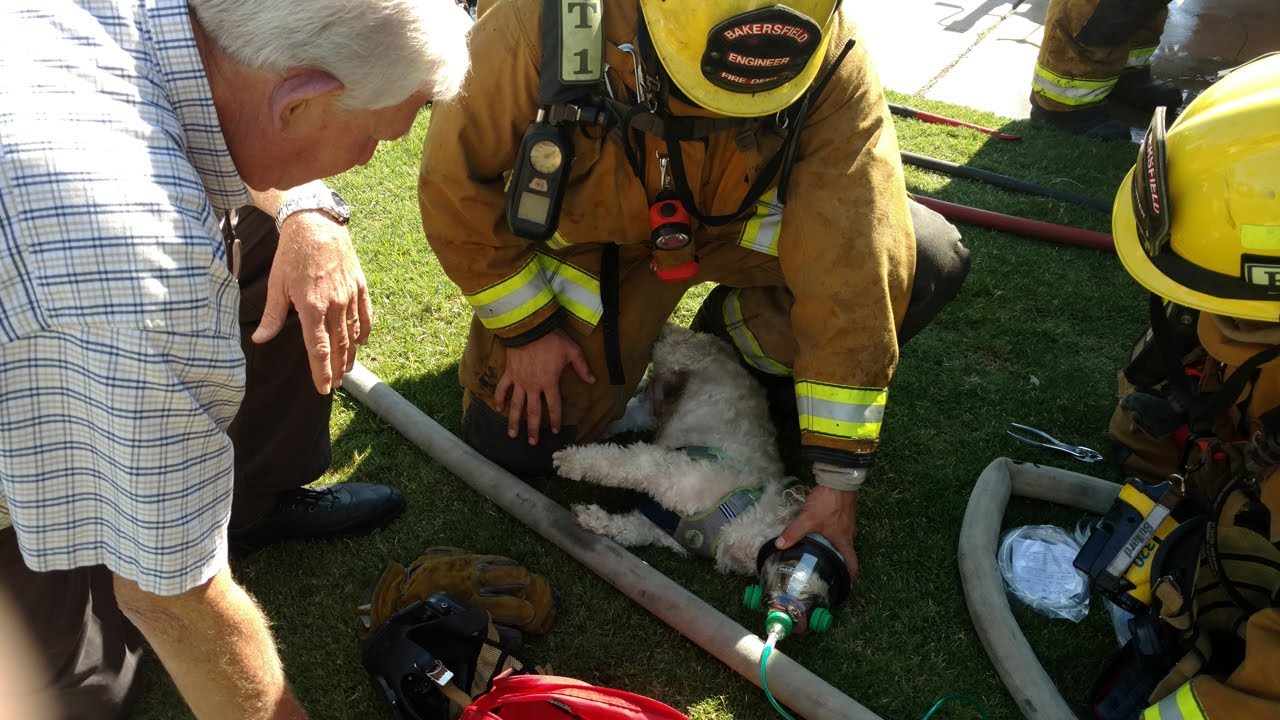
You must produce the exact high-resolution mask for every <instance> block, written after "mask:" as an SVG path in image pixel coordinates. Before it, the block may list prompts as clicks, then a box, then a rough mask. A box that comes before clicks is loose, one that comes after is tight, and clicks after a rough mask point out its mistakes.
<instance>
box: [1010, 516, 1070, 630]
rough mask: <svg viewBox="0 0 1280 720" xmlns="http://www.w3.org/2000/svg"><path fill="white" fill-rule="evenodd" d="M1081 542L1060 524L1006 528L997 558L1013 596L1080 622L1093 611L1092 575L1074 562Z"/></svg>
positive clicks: (1040, 610)
mask: <svg viewBox="0 0 1280 720" xmlns="http://www.w3.org/2000/svg"><path fill="white" fill-rule="evenodd" d="M1079 551H1080V541H1079V540H1078V539H1076V537H1075V536H1074V535H1073V534H1072V533H1071V532H1068V531H1067V530H1064V529H1063V528H1060V527H1058V526H1056V525H1023V526H1022V527H1016V528H1012V529H1010V530H1006V531H1005V533H1004V535H1002V536H1001V538H1000V546H999V548H998V549H997V550H996V560H997V563H998V564H999V566H1000V575H1001V577H1003V578H1004V587H1005V590H1006V591H1007V592H1008V593H1009V595H1010V596H1011V597H1012V598H1014V599H1015V600H1017V601H1018V602H1020V603H1021V604H1023V605H1025V606H1027V607H1029V608H1031V609H1032V610H1035V611H1036V612H1038V613H1040V614H1041V615H1047V616H1049V617H1052V618H1061V619H1063V620H1070V621H1071V622H1080V621H1081V620H1082V619H1084V616H1085V615H1087V614H1088V613H1089V578H1088V577H1087V576H1085V574H1084V573H1082V572H1080V571H1079V570H1077V569H1075V567H1074V566H1073V565H1072V564H1071V561H1072V560H1074V559H1075V556H1076V553H1078V552H1079Z"/></svg>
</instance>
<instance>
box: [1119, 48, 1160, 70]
mask: <svg viewBox="0 0 1280 720" xmlns="http://www.w3.org/2000/svg"><path fill="white" fill-rule="evenodd" d="M1155 54H1156V46H1155V45H1148V46H1147V47H1139V48H1133V49H1131V50H1130V51H1129V57H1128V58H1126V59H1125V61H1124V66H1125V69H1127V70H1134V69H1137V68H1144V67H1149V66H1150V65H1151V56H1152V55H1155Z"/></svg>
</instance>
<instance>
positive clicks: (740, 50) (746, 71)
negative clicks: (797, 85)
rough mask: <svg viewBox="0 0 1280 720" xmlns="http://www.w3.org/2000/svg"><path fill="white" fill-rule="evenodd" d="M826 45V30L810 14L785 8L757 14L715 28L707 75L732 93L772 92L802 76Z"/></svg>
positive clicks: (710, 39) (704, 56) (704, 61)
mask: <svg viewBox="0 0 1280 720" xmlns="http://www.w3.org/2000/svg"><path fill="white" fill-rule="evenodd" d="M821 42H822V28H821V27H820V26H819V25H818V24H817V23H816V22H814V21H813V19H812V18H810V17H808V16H807V15H803V14H801V13H798V12H796V11H795V10H792V9H791V8H789V7H785V6H782V5H775V6H773V7H768V8H761V9H758V10H752V11H751V12H745V13H742V14H741V15H735V16H733V17H731V18H729V19H728V20H725V21H724V22H722V23H720V24H719V25H716V26H715V27H714V28H712V29H711V32H710V34H708V35H707V49H706V51H705V52H703V54H702V74H703V76H704V77H706V78H707V80H708V81H709V82H711V84H712V85H715V86H716V87H718V88H721V89H724V90H728V91H730V92H738V93H757V92H763V91H765V90H772V89H774V88H776V87H779V86H781V85H784V84H786V83H787V82H788V81H790V80H791V79H792V78H794V77H795V76H797V75H799V74H800V71H802V70H804V68H805V66H806V65H808V64H809V58H811V57H813V53H814V51H815V50H816V49H817V48H818V46H819V45H820V44H821Z"/></svg>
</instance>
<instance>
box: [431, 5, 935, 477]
mask: <svg viewBox="0 0 1280 720" xmlns="http://www.w3.org/2000/svg"><path fill="white" fill-rule="evenodd" d="M541 7H542V3H541V2H540V0H512V1H510V2H502V3H495V4H493V5H492V6H491V7H490V8H488V9H485V10H484V11H483V14H482V15H481V17H480V19H479V20H478V22H477V24H476V25H475V27H474V28H473V30H472V35H471V52H472V58H473V67H472V70H471V72H470V74H469V76H468V77H467V80H466V82H465V84H464V86H463V88H462V92H461V94H460V96H459V97H458V98H457V99H455V100H451V101H449V102H447V103H440V104H437V105H436V106H435V107H434V108H433V111H432V117H431V124H430V129H429V131H428V133H427V140H426V147H425V150H424V154H423V160H422V172H421V179H420V187H419V190H420V202H421V209H422V217H423V224H424V229H425V231H426V235H427V238H428V240H429V241H430V244H431V247H432V249H433V250H434V251H435V254H436V256H437V257H438V258H439V260H440V263H441V265H442V266H443V268H444V270H445V272H446V273H447V274H448V275H449V277H450V279H451V280H453V282H455V283H456V284H457V285H458V287H459V288H460V289H461V290H462V293H463V295H464V296H465V297H466V299H467V301H468V302H469V303H470V305H471V308H472V309H473V310H474V314H475V316H474V319H473V323H472V331H471V336H470V339H469V341H468V345H467V348H466V351H465V353H464V357H463V360H462V363H461V368H460V376H461V382H462V384H463V386H464V388H465V389H466V391H467V394H468V396H469V397H468V399H467V402H474V401H476V400H479V401H481V402H483V403H485V404H486V405H489V406H490V407H493V404H494V397H493V396H494V388H495V385H496V384H497V382H498V380H499V379H500V378H501V376H502V372H503V368H504V360H505V349H506V347H509V346H513V345H518V344H520V343H521V342H523V341H526V340H529V339H533V338H537V337H540V336H541V335H543V334H545V333H546V332H547V331H548V329H549V328H550V327H553V326H554V327H558V328H560V329H562V330H564V331H566V332H567V333H568V334H569V335H570V337H572V338H573V339H574V340H575V341H577V342H578V343H579V344H580V345H582V347H583V350H584V351H585V353H586V354H587V358H588V361H589V362H590V363H591V367H592V369H593V371H594V372H595V374H596V376H597V378H598V381H597V382H596V383H595V384H593V385H588V384H586V383H583V382H581V381H580V380H579V379H578V378H577V377H576V375H575V374H574V373H573V372H572V371H570V372H566V373H565V374H564V375H563V377H562V381H561V393H562V398H563V402H564V409H563V418H564V423H565V426H566V427H569V426H573V427H574V432H576V436H577V440H578V441H579V442H583V441H590V440H592V439H594V438H595V437H597V436H598V435H599V433H600V431H601V430H602V429H603V427H604V426H605V425H606V424H607V423H608V422H609V421H610V420H611V419H613V418H615V417H618V416H620V415H621V414H622V411H623V408H624V406H625V403H626V400H627V398H628V397H629V396H630V395H631V394H632V392H633V391H634V389H635V387H636V384H637V382H638V381H639V380H640V378H641V376H642V374H643V372H644V369H645V366H646V364H647V363H648V361H649V353H650V348H651V346H652V344H653V341H654V339H655V338H656V336H657V333H658V331H659V329H660V328H661V326H662V324H663V323H664V322H665V321H666V320H667V318H668V317H669V315H670V314H671V313H672V311H673V310H674V309H675V308H676V306H677V303H678V302H679V300H680V298H681V297H682V296H683V294H684V292H685V291H686V290H687V289H688V288H690V287H692V286H693V285H695V284H697V283H701V282H705V281H710V282H716V283H722V284H725V285H729V286H732V287H734V288H740V290H738V291H737V292H736V293H735V294H734V295H733V297H732V298H731V299H730V301H729V302H728V303H726V306H725V314H726V320H727V321H728V323H727V324H728V326H729V328H730V331H731V334H732V335H733V337H734V340H735V342H736V344H737V346H738V349H739V350H740V351H741V352H742V353H743V355H744V357H745V358H746V360H747V361H748V362H749V363H751V364H752V365H753V366H755V367H756V368H758V369H760V370H762V371H764V372H768V373H772V374H775V375H787V374H793V376H794V382H795V391H796V396H797V403H798V406H799V411H800V424H801V433H802V442H803V444H804V446H805V448H806V450H807V451H815V450H816V451H817V456H819V457H822V458H823V459H825V460H827V461H829V462H835V463H839V464H841V465H844V466H859V465H868V464H870V462H869V458H870V457H872V453H873V452H874V450H875V448H876V446H877V442H878V437H879V435H880V425H881V417H882V415H883V412H884V405H885V399H886V397H887V392H888V386H889V381H890V378H891V377H892V376H893V372H894V369H895V366H896V364H897V360H898V343H897V337H896V327H897V326H898V324H899V323H900V322H901V320H902V318H903V315H904V312H905V310H906V307H907V302H908V299H909V297H910V294H911V284H912V278H913V276H914V271H915V262H916V253H915V240H914V237H913V233H912V226H911V219H910V213H909V211H908V204H907V203H908V198H907V194H906V190H905V185H904V181H903V175H902V167H901V161H900V156H899V151H898V145H897V138H896V135H895V133H894V128H893V124H892V121H891V118H890V115H889V113H888V109H887V105H886V103H885V99H884V95H883V91H882V89H881V86H880V82H879V79H878V77H877V75H876V73H875V71H874V70H873V68H872V66H871V62H870V60H869V59H868V57H867V55H866V53H865V52H864V51H863V50H862V48H861V46H858V45H855V46H854V48H853V50H852V51H851V52H850V54H849V55H848V57H846V58H845V59H844V61H843V63H841V64H840V65H839V67H838V70H837V71H836V72H835V74H834V76H833V77H832V78H831V80H830V82H829V83H828V84H827V87H826V89H825V91H824V92H823V93H822V94H821V96H820V97H818V98H817V100H816V102H815V103H814V105H813V107H812V110H811V112H810V114H809V116H808V120H807V122H806V123H805V127H804V128H803V131H802V135H801V136H800V137H801V139H800V143H799V151H798V153H797V159H796V162H795V164H794V166H793V167H792V169H791V175H790V182H789V186H788V189H787V195H786V204H785V206H784V205H783V204H782V203H781V202H779V201H778V198H777V194H776V192H774V191H773V190H771V191H769V192H767V193H765V195H764V196H763V197H762V198H761V199H760V201H759V202H758V203H757V205H756V207H755V209H754V212H750V211H749V212H747V213H746V214H745V216H744V217H743V219H741V220H738V221H735V222H733V223H731V224H729V225H726V226H723V227H718V228H712V227H706V226H701V225H699V223H698V222H697V221H696V220H695V221H694V223H693V236H694V238H695V240H694V242H695V243H696V246H697V253H698V262H699V271H698V273H697V275H696V276H695V277H693V278H692V279H690V280H687V281H680V282H668V281H663V280H660V279H658V278H657V277H655V275H654V273H653V271H652V270H651V268H650V260H651V255H652V252H653V251H652V247H651V245H650V224H649V217H648V212H649V207H650V204H651V203H652V202H653V201H654V199H655V196H656V195H657V193H658V192H659V190H660V189H661V184H660V183H661V179H660V170H659V156H661V155H663V154H665V153H666V150H665V148H664V147H663V145H662V143H661V142H660V141H659V140H658V139H656V138H655V137H653V136H651V135H648V136H645V138H644V144H643V145H642V146H641V153H642V155H641V159H642V161H643V165H644V169H643V173H644V179H643V180H641V179H640V178H639V177H637V173H636V172H635V170H634V169H633V167H632V166H631V165H630V164H629V163H628V160H627V158H626V155H625V153H624V149H623V145H622V143H621V139H620V136H619V133H618V131H617V130H614V131H613V132H611V133H608V134H605V133H600V132H594V131H592V130H585V131H576V132H575V135H574V145H575V149H574V152H575V155H576V159H575V160H574V163H573V169H572V175H571V178H570V181H569V182H570V184H569V187H568V191H567V195H566V199H565V201H564V206H563V211H562V214H561V217H560V223H559V229H558V232H557V233H556V234H555V235H554V237H552V238H551V239H550V240H548V241H546V242H531V241H529V240H525V239H522V238H520V237H517V236H516V235H514V234H512V233H511V232H510V231H509V230H508V228H507V223H506V219H505V215H504V173H507V172H508V171H510V170H511V168H512V166H513V164H514V162H515V156H516V152H517V148H518V146H519V143H520V140H521V137H522V134H523V132H524V130H525V128H526V126H527V125H528V123H529V122H530V120H532V119H533V118H534V115H535V113H536V112H537V109H538V108H537V94H538V64H539V58H540V57H541V52H542V51H541V48H540V46H539V42H540V41H539V37H540V36H539V12H540V10H541ZM603 13H604V19H605V28H604V30H605V48H604V61H605V63H607V65H608V67H609V70H608V79H609V82H610V84H611V85H612V87H613V88H614V93H615V95H617V96H622V95H624V94H627V93H630V94H632V95H633V96H634V93H635V72H634V65H633V62H632V56H631V55H629V54H628V53H625V52H622V51H620V50H619V49H618V45H619V44H624V43H636V41H637V40H636V38H637V22H638V9H637V7H636V3H634V2H615V1H614V0H605V1H604V3H603ZM832 33H833V34H832V37H831V40H830V43H829V45H828V51H827V61H826V62H827V64H830V63H831V61H832V59H833V58H834V57H835V56H836V55H837V54H838V53H839V52H840V50H841V49H842V48H843V47H844V45H845V42H846V40H847V39H849V38H852V37H853V36H854V28H853V26H852V25H851V23H850V21H849V20H848V19H847V18H846V17H843V16H841V17H839V18H838V19H837V20H835V21H834V23H833V31H832ZM821 74H822V73H821V72H820V73H819V77H821ZM671 105H672V107H671V109H672V112H673V113H675V114H677V115H685V116H689V115H698V114H702V115H706V114H707V113H706V112H705V111H700V110H699V109H696V108H693V107H690V106H688V105H685V104H682V103H680V102H679V101H678V100H676V99H675V98H674V97H673V98H672V100H671ZM767 120H768V121H760V122H757V123H755V124H753V125H752V126H751V127H750V128H748V129H746V130H740V129H739V130H728V131H723V132H718V133H715V134H713V135H711V136H710V137H708V138H706V139H705V140H695V141H689V142H682V143H681V146H682V149H683V157H684V164H685V166H686V177H687V180H688V185H689V187H690V188H691V190H692V193H693V195H694V196H695V201H696V205H697V206H698V207H699V208H700V210H701V211H702V212H703V213H704V214H707V215H714V214H725V213H731V212H733V211H734V210H736V209H737V208H738V207H739V205H740V204H741V203H742V201H743V199H744V197H745V196H746V194H747V190H748V188H749V187H750V186H751V185H752V182H753V180H754V179H755V177H756V175H757V174H758V173H759V172H760V171H761V169H762V168H763V166H764V165H765V163H766V162H767V160H768V159H769V158H770V157H772V154H773V152H774V151H775V150H776V149H777V148H778V147H780V146H781V144H782V141H783V138H784V137H785V133H786V132H788V131H790V130H791V129H788V130H779V129H777V128H776V127H775V126H774V124H773V123H772V122H770V121H771V120H772V118H770V119H767ZM610 243H616V244H617V245H618V246H619V251H618V253H619V255H618V257H619V260H618V269H617V277H618V286H617V292H618V300H619V303H618V307H619V318H618V323H617V337H618V343H619V346H620V349H621V359H622V366H623V367H622V369H623V370H624V373H623V374H624V377H625V380H624V381H623V382H622V383H621V384H617V385H614V384H611V383H610V382H608V380H607V378H606V377H605V370H604V368H605V354H604V353H605V351H604V347H605V335H606V334H608V333H605V332H604V329H603V328H604V326H605V325H606V324H607V323H608V322H609V321H610V319H609V318H607V317H605V312H604V308H605V305H604V304H603V303H602V300H601V287H602V282H603V283H604V284H605V285H606V286H607V285H608V284H609V282H610V278H602V277H601V275H602V272H601V258H602V256H603V248H604V247H605V246H606V244H610ZM726 422H731V419H728V418H727V419H726ZM809 454H811V455H812V454H813V452H810V453H809Z"/></svg>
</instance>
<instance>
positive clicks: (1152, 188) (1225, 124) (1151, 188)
mask: <svg viewBox="0 0 1280 720" xmlns="http://www.w3.org/2000/svg"><path fill="white" fill-rule="evenodd" d="M1111 229H1112V234H1113V235H1114V236H1115V244H1116V254H1118V255H1119V256H1120V261H1121V262H1122V263H1123V264H1124V267H1125V270H1127V271H1128V272H1129V274H1130V275H1132V276H1133V278H1134V279H1135V280H1137V281H1138V282H1139V283H1140V284H1141V285H1142V286H1143V287H1145V288H1147V289H1148V290H1150V291H1151V292H1153V293H1155V294H1156V295H1159V296H1160V297H1163V298H1165V299H1167V300H1172V301H1173V302H1176V303H1179V304H1181V305H1186V306H1188V307H1192V308H1196V309H1198V310H1202V311H1205V312H1209V313H1213V314H1215V315H1225V316H1228V317H1234V318H1241V319H1246V320H1258V321H1263V322H1280V54H1272V55H1267V56H1264V57H1262V58H1258V59H1257V60H1254V61H1252V62H1250V63H1247V64H1245V65H1242V66H1241V67H1239V68H1237V69H1235V70H1233V71H1232V72H1231V73H1229V74H1228V75H1227V76H1226V77H1224V78H1222V79H1221V80H1219V81H1218V82H1217V83H1215V84H1213V85H1212V86H1210V87H1209V89H1208V90H1206V91H1205V92H1204V94H1202V95H1201V96H1200V97H1198V98H1196V99H1195V100H1194V101H1193V102H1192V103H1191V104H1190V105H1188V106H1187V108H1186V110H1185V111H1184V112H1183V113H1182V115H1181V116H1180V117H1179V118H1178V120H1177V121H1176V122H1174V124H1173V126H1172V127H1170V128H1168V130H1167V132H1166V130H1165V118H1164V112H1163V108H1161V109H1159V110H1157V112H1156V114H1155V115H1154V116H1153V117H1152V120H1151V127H1150V128H1148V130H1147V134H1146V137H1145V138H1144V139H1143V141H1142V145H1141V146H1140V147H1139V150H1138V162H1137V164H1136V165H1135V166H1134V168H1133V169H1132V170H1130V171H1129V174H1128V176H1126V177H1125V179H1124V182H1123V183H1121V184H1120V190H1119V192H1117V193H1116V200H1115V205H1114V206H1113V210H1112V214H1111Z"/></svg>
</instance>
